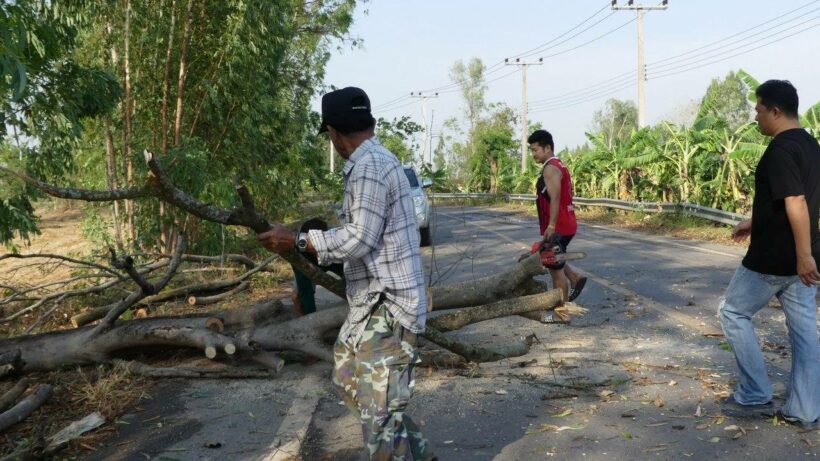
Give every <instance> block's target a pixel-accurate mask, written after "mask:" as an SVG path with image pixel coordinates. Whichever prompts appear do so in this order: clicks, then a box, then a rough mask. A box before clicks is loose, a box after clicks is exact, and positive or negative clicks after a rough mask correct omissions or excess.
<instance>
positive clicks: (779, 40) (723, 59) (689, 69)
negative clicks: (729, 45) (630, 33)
mask: <svg viewBox="0 0 820 461" xmlns="http://www.w3.org/2000/svg"><path fill="white" fill-rule="evenodd" d="M818 26H820V23H817V24H814V25H812V26H809V27H806V28H804V29H801V30H798V31H797V32H794V33H792V34H789V35H787V36H785V37H780V38H778V39H776V40H772V41H771V42H767V43H763V44H761V45H758V46H756V47H754V48H750V49H748V50H745V51H741V52H740V53H735V54H733V55H730V56H726V57H725V58H721V59H718V60H715V61H711V62H708V63H706V64H703V65H698V66H694V67H689V68H685V69H682V70H678V71H675V72H670V70H667V71H664V72H668V73H661V74H660V75H656V76H653V77H652V78H654V79H659V78H664V77H670V76H672V75H677V74H682V73H684V72H689V71H691V70H696V69H700V68H703V67H706V66H709V65H712V64H716V63H719V62H722V61H726V60H728V59H731V58H734V57H737V56H740V55H743V54H746V53H750V52H752V51H755V50H758V49H760V48H763V47H766V46H769V45H772V44H774V43H777V42H781V41H783V40H786V39H787V38H791V37H794V36H795V35H799V34H802V33H803V32H806V31H808V30H811V29H814V28H815V27H818ZM671 70H674V69H671Z"/></svg>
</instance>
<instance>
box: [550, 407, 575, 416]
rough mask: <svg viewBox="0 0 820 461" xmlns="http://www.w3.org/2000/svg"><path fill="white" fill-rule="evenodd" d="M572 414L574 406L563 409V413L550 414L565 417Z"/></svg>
mask: <svg viewBox="0 0 820 461" xmlns="http://www.w3.org/2000/svg"><path fill="white" fill-rule="evenodd" d="M571 414H572V408H567V409H565V410H564V411H562V412H561V413H556V414H554V415H550V416H552V417H553V418H563V417H564V416H569V415H571Z"/></svg>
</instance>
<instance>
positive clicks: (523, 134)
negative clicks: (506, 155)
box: [504, 58, 544, 173]
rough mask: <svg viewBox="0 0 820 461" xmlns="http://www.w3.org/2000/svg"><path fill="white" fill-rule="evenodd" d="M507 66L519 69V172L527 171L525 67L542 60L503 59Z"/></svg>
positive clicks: (541, 62) (542, 60) (538, 64)
mask: <svg viewBox="0 0 820 461" xmlns="http://www.w3.org/2000/svg"><path fill="white" fill-rule="evenodd" d="M504 64H506V65H508V66H518V67H519V68H520V69H521V172H522V173H523V172H524V171H525V170H526V169H527V135H528V133H527V66H540V65H541V64H544V58H538V61H533V62H524V61H522V60H521V59H520V58H515V59H514V60H513V59H509V58H507V59H504Z"/></svg>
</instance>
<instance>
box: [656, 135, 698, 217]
mask: <svg viewBox="0 0 820 461" xmlns="http://www.w3.org/2000/svg"><path fill="white" fill-rule="evenodd" d="M662 126H663V129H664V130H665V131H666V134H667V135H668V138H667V143H666V148H664V149H663V152H664V154H663V155H664V157H666V158H667V159H668V160H669V162H670V163H671V164H672V165H673V166H674V169H675V173H676V175H677V181H676V182H677V184H678V199H679V200H680V201H681V202H687V201H689V200H691V198H692V196H693V195H694V193H693V191H696V190H697V189H698V188H699V186H698V184H697V181H696V179H695V177H694V175H693V174H692V165H693V162H694V161H695V160H696V157H697V156H698V154H700V153H702V152H703V151H702V139H701V135H700V131H699V130H697V129H696V128H692V129H682V128H679V127H677V126H676V125H673V124H671V123H669V122H663V123H662Z"/></svg>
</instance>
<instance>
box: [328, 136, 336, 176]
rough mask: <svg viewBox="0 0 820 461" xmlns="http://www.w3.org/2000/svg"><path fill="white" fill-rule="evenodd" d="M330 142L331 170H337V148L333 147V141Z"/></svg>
mask: <svg viewBox="0 0 820 461" xmlns="http://www.w3.org/2000/svg"><path fill="white" fill-rule="evenodd" d="M328 144H330V172H331V173H333V172H334V171H336V149H334V148H333V141H330V140H328Z"/></svg>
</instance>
